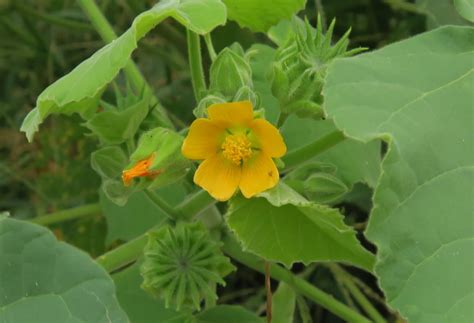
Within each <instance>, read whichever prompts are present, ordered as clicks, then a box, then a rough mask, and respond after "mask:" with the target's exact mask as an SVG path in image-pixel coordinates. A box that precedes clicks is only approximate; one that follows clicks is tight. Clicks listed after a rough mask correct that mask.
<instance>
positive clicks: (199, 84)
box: [186, 29, 206, 102]
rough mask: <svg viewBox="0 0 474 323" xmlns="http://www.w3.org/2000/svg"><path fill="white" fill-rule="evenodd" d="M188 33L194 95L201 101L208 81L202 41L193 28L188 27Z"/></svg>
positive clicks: (197, 100)
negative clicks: (203, 63) (205, 73)
mask: <svg viewBox="0 0 474 323" xmlns="http://www.w3.org/2000/svg"><path fill="white" fill-rule="evenodd" d="M186 33H187V39H188V59H189V68H190V69H191V81H192V84H193V91H194V97H195V98H196V102H199V101H201V99H202V96H203V95H204V93H205V92H206V81H205V79H204V71H203V69H202V57H201V41H200V39H199V35H198V34H196V33H194V32H192V31H191V30H189V29H188V30H187V31H186Z"/></svg>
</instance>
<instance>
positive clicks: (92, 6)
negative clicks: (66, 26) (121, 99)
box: [78, 0, 174, 129]
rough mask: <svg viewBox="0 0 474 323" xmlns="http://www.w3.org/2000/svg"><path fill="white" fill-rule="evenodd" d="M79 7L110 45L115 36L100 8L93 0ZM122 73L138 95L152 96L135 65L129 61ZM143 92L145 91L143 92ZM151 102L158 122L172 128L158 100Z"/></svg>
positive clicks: (84, 2)
mask: <svg viewBox="0 0 474 323" xmlns="http://www.w3.org/2000/svg"><path fill="white" fill-rule="evenodd" d="M78 2H79V5H80V6H81V8H82V10H83V11H84V13H85V14H86V15H87V17H88V18H89V20H90V21H91V23H92V25H93V26H94V27H95V29H96V30H97V32H98V33H99V35H100V37H101V38H102V39H103V40H104V41H105V42H106V43H110V42H112V41H113V40H115V39H116V38H117V34H116V33H115V31H114V30H113V28H112V26H111V25H110V23H109V22H108V21H107V18H105V16H104V14H103V13H102V12H101V11H100V8H99V7H98V6H97V4H96V3H95V1H94V0H78ZM124 72H125V75H126V76H127V78H128V79H129V81H130V82H131V83H132V85H133V87H134V88H135V90H136V91H137V92H138V93H149V94H152V93H153V91H152V89H151V87H150V85H149V84H148V83H147V81H146V80H145V78H144V77H143V75H142V73H141V72H140V70H139V69H138V67H137V65H135V63H134V62H133V61H132V60H131V59H130V60H129V61H128V63H127V65H125V67H124ZM144 90H145V91H144ZM152 98H153V99H154V100H152V102H150V104H151V105H152V106H153V105H155V104H156V105H157V106H156V108H157V109H158V110H159V112H160V113H159V118H160V119H159V121H160V123H161V124H162V125H163V126H166V127H168V128H172V129H173V128H174V125H173V123H172V122H171V120H170V119H169V117H168V115H167V113H166V110H165V109H164V108H163V107H162V106H161V104H159V101H158V98H157V97H156V96H154V95H152Z"/></svg>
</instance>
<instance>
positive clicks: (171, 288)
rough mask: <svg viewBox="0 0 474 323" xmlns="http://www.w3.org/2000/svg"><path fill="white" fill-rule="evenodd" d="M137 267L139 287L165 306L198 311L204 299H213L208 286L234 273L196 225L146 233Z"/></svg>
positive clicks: (215, 244)
mask: <svg viewBox="0 0 474 323" xmlns="http://www.w3.org/2000/svg"><path fill="white" fill-rule="evenodd" d="M144 254H145V260H144V262H143V265H142V267H141V274H142V276H143V279H144V281H143V283H142V288H143V289H145V290H146V291H148V292H149V293H151V294H152V295H154V296H157V297H161V298H163V299H164V301H165V305H166V307H173V308H175V309H177V310H180V309H181V308H182V307H190V308H194V309H196V310H200V308H201V305H200V304H201V301H202V300H203V299H204V298H214V299H216V298H217V295H216V293H215V291H214V289H213V288H211V285H214V284H216V283H219V284H221V285H225V282H224V280H223V279H222V278H223V277H224V276H225V275H227V274H228V273H230V272H231V271H232V270H234V266H232V265H231V263H230V261H229V259H228V258H227V257H225V256H224V255H223V254H222V251H221V250H220V245H219V243H218V242H216V241H214V240H213V239H212V238H211V237H210V236H209V234H208V231H207V229H206V228H205V227H204V226H203V225H202V224H200V223H179V224H178V225H177V226H176V227H175V228H172V227H169V226H165V227H162V228H160V229H159V230H157V231H154V232H151V233H149V234H148V243H147V245H146V247H145V249H144Z"/></svg>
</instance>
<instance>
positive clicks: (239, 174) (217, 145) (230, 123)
mask: <svg viewBox="0 0 474 323" xmlns="http://www.w3.org/2000/svg"><path fill="white" fill-rule="evenodd" d="M207 111H208V115H209V118H208V119H206V118H200V119H196V120H195V121H194V122H193V123H192V124H191V126H190V127H189V133H188V136H187V137H186V138H185V139H184V142H183V146H182V149H181V151H182V153H183V155H184V156H185V157H186V158H188V159H193V160H204V161H203V162H202V163H201V164H200V165H199V167H198V169H197V171H196V173H195V174H194V182H195V183H196V184H197V185H199V186H201V187H202V188H203V189H205V190H206V191H208V192H209V194H210V195H211V196H212V197H214V198H215V199H216V200H219V201H226V200H228V199H230V198H231V197H232V195H234V193H235V191H236V190H237V188H240V191H241V192H242V194H243V195H244V196H245V197H246V198H250V197H252V196H255V195H256V194H258V193H261V192H263V191H265V190H267V189H270V188H272V187H274V186H275V185H276V184H277V183H278V180H279V179H280V175H279V173H278V169H277V168H276V166H275V162H274V161H273V159H272V158H280V157H282V156H283V155H284V154H285V153H286V145H285V142H284V141H283V137H282V136H281V134H280V133H279V132H278V129H277V128H275V127H274V126H273V125H272V124H271V123H270V122H268V121H267V120H264V119H254V118H253V107H252V104H251V103H250V102H249V101H242V102H231V103H219V104H213V105H211V106H210V107H209V108H208V110H207Z"/></svg>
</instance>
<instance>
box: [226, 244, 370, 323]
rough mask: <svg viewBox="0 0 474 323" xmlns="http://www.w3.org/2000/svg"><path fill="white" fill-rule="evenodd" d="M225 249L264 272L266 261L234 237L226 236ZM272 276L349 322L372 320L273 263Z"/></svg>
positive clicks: (247, 264)
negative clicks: (248, 251)
mask: <svg viewBox="0 0 474 323" xmlns="http://www.w3.org/2000/svg"><path fill="white" fill-rule="evenodd" d="M223 250H224V252H225V253H226V254H228V255H229V256H231V257H232V258H234V259H235V260H237V261H238V262H240V263H242V264H243V265H245V266H247V267H250V268H252V269H255V270H257V271H259V272H261V273H264V272H265V270H264V261H263V260H261V259H259V258H258V257H256V256H254V255H251V254H249V253H245V252H243V251H242V250H241V249H240V246H239V245H238V242H236V241H235V240H234V239H233V238H232V237H230V236H226V237H225V238H224V247H223ZM270 276H271V277H272V278H274V279H277V280H279V281H282V282H285V283H287V284H288V285H290V286H291V287H292V288H293V289H294V290H295V291H296V292H298V293H300V294H302V295H304V296H306V297H307V298H309V299H311V300H312V301H314V302H315V303H317V304H319V305H321V306H322V307H324V308H326V309H327V310H329V311H330V312H332V313H334V314H336V315H337V316H339V317H341V318H343V319H344V320H346V321H347V322H364V323H368V322H370V321H369V320H368V319H366V318H365V317H363V316H362V315H360V314H359V313H357V312H356V311H354V310H353V309H351V308H350V307H348V306H347V305H345V304H343V303H341V302H339V301H338V300H336V299H335V298H334V297H332V296H331V295H329V294H326V293H325V292H323V291H322V290H320V289H318V288H317V287H315V286H313V285H311V284H310V283H308V282H307V281H306V280H304V279H302V278H300V277H297V276H296V275H294V274H293V273H292V272H291V271H289V270H287V269H284V268H283V267H281V266H277V265H273V266H272V268H271V269H270Z"/></svg>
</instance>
